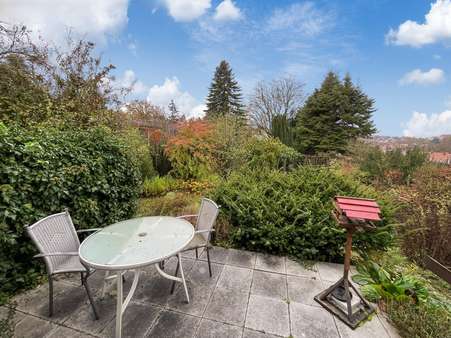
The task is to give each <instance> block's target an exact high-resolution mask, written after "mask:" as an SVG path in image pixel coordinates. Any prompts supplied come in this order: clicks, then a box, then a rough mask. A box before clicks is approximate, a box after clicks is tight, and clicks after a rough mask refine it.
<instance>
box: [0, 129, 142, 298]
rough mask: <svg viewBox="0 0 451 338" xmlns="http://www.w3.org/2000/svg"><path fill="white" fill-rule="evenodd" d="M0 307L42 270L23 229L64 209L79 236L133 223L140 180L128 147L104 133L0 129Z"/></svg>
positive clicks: (114, 136) (94, 130) (113, 135)
mask: <svg viewBox="0 0 451 338" xmlns="http://www.w3.org/2000/svg"><path fill="white" fill-rule="evenodd" d="M0 153H1V158H0V182H1V183H0V300H1V298H2V296H5V295H6V294H8V293H11V292H14V291H15V290H18V289H20V288H23V287H27V286H29V285H30V284H32V283H33V282H34V281H35V280H36V277H37V276H39V274H40V272H41V270H40V269H41V265H39V264H37V262H35V260H33V259H32V256H33V254H35V253H36V252H35V248H34V247H33V245H32V243H31V242H30V240H29V238H28V237H27V236H26V234H25V232H24V226H25V225H27V224H32V223H34V222H35V221H37V220H38V219H40V218H42V217H44V216H46V215H49V214H52V213H56V212H61V211H63V210H64V209H65V208H67V209H68V210H69V212H70V214H71V216H72V219H73V221H74V224H75V226H76V227H77V228H95V227H101V226H105V225H107V224H110V223H112V222H115V221H118V220H121V219H125V218H129V217H131V216H132V215H133V213H134V211H135V207H136V201H137V198H138V196H139V192H140V185H141V174H140V172H139V165H138V164H137V159H136V156H133V152H132V151H130V149H129V147H128V146H127V144H126V143H125V142H124V140H122V139H121V138H120V137H118V136H116V135H115V134H114V133H113V132H111V131H109V130H108V129H104V128H95V129H89V130H79V129H71V130H58V129H56V128H49V127H48V126H47V127H45V128H44V127H42V128H40V127H35V128H34V129H31V128H30V129H23V128H20V127H6V126H5V125H4V124H1V123H0Z"/></svg>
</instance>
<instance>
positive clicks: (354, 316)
mask: <svg viewBox="0 0 451 338" xmlns="http://www.w3.org/2000/svg"><path fill="white" fill-rule="evenodd" d="M344 282H345V279H344V278H343V277H342V278H340V280H339V281H338V282H336V283H335V284H334V285H332V286H331V287H329V288H328V289H326V290H324V291H322V292H321V293H320V294H318V295H316V296H315V300H316V301H317V302H318V303H319V304H321V305H322V306H323V307H324V308H325V309H326V310H328V311H329V312H331V313H332V314H334V315H336V316H337V317H338V318H340V319H341V320H342V321H343V322H344V323H345V324H346V325H348V326H349V327H350V328H351V329H355V328H356V327H357V326H358V325H359V324H360V323H361V322H362V321H364V320H365V319H367V318H368V317H369V316H370V315H371V314H372V313H373V312H374V311H375V310H374V308H373V307H372V306H371V305H370V304H369V303H368V302H367V301H366V300H365V299H364V298H363V296H362V295H361V294H360V292H359V291H358V290H357V289H356V287H355V286H354V285H353V284H352V283H351V282H350V281H349V280H348V289H349V292H348V293H346V291H345V292H344V297H341V296H342V295H341V294H342V293H343V292H342V291H343V289H344V290H346V287H345V285H344V284H345V283H344ZM351 289H352V291H353V292H352V293H351ZM337 290H339V292H337ZM334 293H335V294H334ZM337 294H340V297H337ZM353 296H354V297H353ZM343 299H344V301H343ZM351 301H352V302H351Z"/></svg>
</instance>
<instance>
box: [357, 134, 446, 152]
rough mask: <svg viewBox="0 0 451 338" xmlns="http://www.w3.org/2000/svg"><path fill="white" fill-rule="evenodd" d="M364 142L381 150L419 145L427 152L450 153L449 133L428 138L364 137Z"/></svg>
mask: <svg viewBox="0 0 451 338" xmlns="http://www.w3.org/2000/svg"><path fill="white" fill-rule="evenodd" d="M365 142H366V143H368V144H372V145H375V146H378V147H380V148H381V149H382V150H383V151H387V150H393V149H410V148H413V147H420V148H422V149H424V150H425V151H428V152H448V153H451V135H441V136H438V137H430V138H417V137H404V136H401V137H393V136H380V135H377V136H374V137H372V138H369V139H366V140H365Z"/></svg>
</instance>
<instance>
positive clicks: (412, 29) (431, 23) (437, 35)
mask: <svg viewBox="0 0 451 338" xmlns="http://www.w3.org/2000/svg"><path fill="white" fill-rule="evenodd" d="M448 39H451V0H437V1H436V2H435V3H434V4H432V5H431V10H430V11H429V13H427V14H426V16H425V22H424V23H417V22H415V21H412V20H407V21H406V22H404V23H402V24H401V25H400V26H399V27H398V29H396V30H393V29H390V31H389V32H388V34H387V36H386V41H387V42H388V43H393V44H395V45H407V46H412V47H421V46H423V45H426V44H431V43H435V42H438V41H441V40H448Z"/></svg>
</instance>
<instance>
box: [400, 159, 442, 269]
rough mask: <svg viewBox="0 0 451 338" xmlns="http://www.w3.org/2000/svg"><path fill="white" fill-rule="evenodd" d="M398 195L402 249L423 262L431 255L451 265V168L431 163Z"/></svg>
mask: <svg viewBox="0 0 451 338" xmlns="http://www.w3.org/2000/svg"><path fill="white" fill-rule="evenodd" d="M399 196H400V199H401V200H402V201H403V202H404V203H403V207H402V208H401V209H400V212H399V218H400V220H401V222H402V226H401V227H400V235H401V246H402V249H403V252H404V253H405V254H406V255H407V256H408V257H409V258H410V259H412V260H413V261H415V262H416V263H418V264H420V265H422V264H423V259H424V258H425V256H426V255H430V256H432V257H434V258H435V259H437V260H438V261H440V262H441V263H442V264H444V265H446V266H451V249H450V248H451V169H450V168H437V167H434V166H433V165H429V166H426V167H424V168H422V169H420V170H418V171H417V173H415V175H414V177H413V184H412V186H411V187H405V188H402V189H399Z"/></svg>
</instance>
